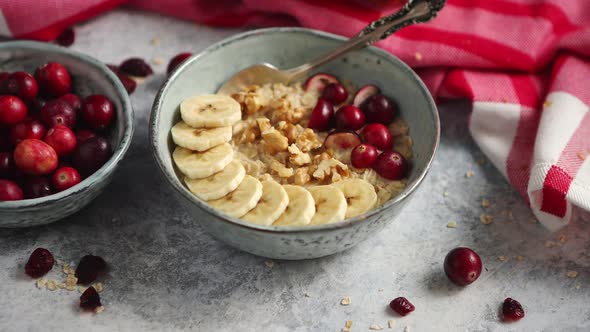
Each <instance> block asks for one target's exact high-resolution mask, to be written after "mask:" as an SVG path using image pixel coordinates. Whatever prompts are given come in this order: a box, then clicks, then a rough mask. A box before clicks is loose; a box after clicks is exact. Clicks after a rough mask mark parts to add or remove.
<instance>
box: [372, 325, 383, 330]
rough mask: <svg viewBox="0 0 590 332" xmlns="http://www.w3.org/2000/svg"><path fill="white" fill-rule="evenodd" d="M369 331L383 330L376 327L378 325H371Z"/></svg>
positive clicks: (381, 327)
mask: <svg viewBox="0 0 590 332" xmlns="http://www.w3.org/2000/svg"><path fill="white" fill-rule="evenodd" d="M369 330H373V331H381V330H383V326H381V325H378V324H373V325H371V326H369Z"/></svg>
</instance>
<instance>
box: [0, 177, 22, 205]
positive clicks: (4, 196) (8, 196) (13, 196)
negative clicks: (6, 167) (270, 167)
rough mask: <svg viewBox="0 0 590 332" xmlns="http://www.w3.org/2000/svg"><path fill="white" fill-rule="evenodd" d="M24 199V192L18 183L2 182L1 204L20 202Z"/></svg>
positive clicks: (0, 191) (0, 187)
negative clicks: (2, 202) (4, 202)
mask: <svg viewBox="0 0 590 332" xmlns="http://www.w3.org/2000/svg"><path fill="white" fill-rule="evenodd" d="M23 198H24V195H23V191H22V189H21V188H20V187H19V186H18V185H17V184H16V183H14V182H12V181H8V180H0V202H1V201H20V200H21V199H23Z"/></svg>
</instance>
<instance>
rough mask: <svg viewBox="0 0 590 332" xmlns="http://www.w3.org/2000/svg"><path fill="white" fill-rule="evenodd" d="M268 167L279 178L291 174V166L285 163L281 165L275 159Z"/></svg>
mask: <svg viewBox="0 0 590 332" xmlns="http://www.w3.org/2000/svg"><path fill="white" fill-rule="evenodd" d="M270 169H272V170H273V171H274V172H275V173H276V174H277V175H278V176H279V177H281V178H288V177H291V176H293V173H294V171H293V169H292V168H288V167H286V166H285V165H283V164H282V163H281V162H279V161H277V160H273V161H272V162H271V163H270Z"/></svg>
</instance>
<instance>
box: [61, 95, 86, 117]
mask: <svg viewBox="0 0 590 332" xmlns="http://www.w3.org/2000/svg"><path fill="white" fill-rule="evenodd" d="M59 100H61V101H63V102H66V103H68V104H70V106H72V108H73V109H74V111H76V112H78V111H79V110H80V108H81V107H82V99H81V98H80V97H79V96H78V95H77V94H75V93H66V94H65V95H63V96H61V97H59Z"/></svg>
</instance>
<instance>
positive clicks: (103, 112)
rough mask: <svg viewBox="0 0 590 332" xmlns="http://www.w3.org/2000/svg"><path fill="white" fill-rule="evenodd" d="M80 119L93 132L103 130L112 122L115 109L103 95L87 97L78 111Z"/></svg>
mask: <svg viewBox="0 0 590 332" xmlns="http://www.w3.org/2000/svg"><path fill="white" fill-rule="evenodd" d="M80 112H81V114H82V118H83V119H84V122H86V124H87V125H89V126H90V127H91V128H92V129H95V130H99V131H102V130H105V129H106V128H108V127H109V126H110V124H111V123H112V122H113V118H114V117H115V107H114V106H113V103H111V101H110V100H109V99H108V98H107V97H105V96H103V95H92V96H88V97H87V98H86V99H85V100H84V103H83V104H82V108H81V109H80Z"/></svg>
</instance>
